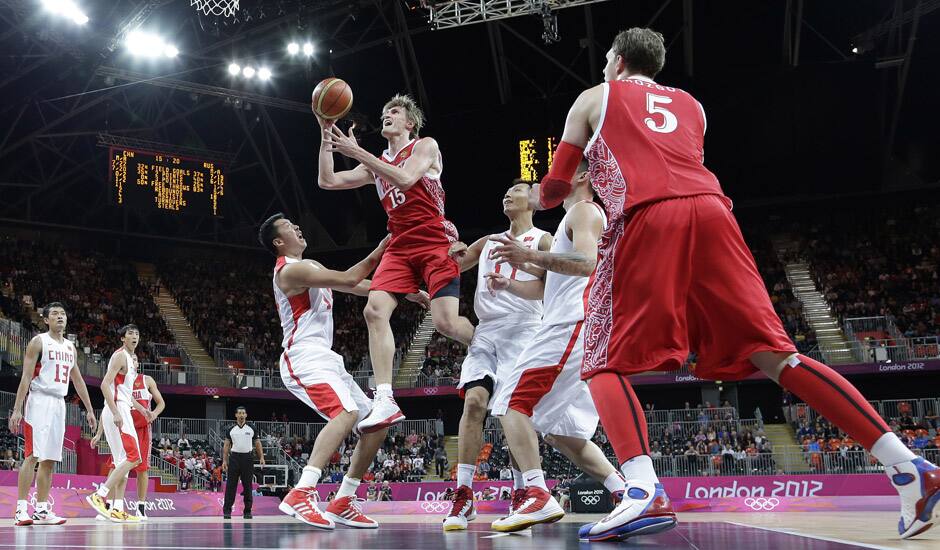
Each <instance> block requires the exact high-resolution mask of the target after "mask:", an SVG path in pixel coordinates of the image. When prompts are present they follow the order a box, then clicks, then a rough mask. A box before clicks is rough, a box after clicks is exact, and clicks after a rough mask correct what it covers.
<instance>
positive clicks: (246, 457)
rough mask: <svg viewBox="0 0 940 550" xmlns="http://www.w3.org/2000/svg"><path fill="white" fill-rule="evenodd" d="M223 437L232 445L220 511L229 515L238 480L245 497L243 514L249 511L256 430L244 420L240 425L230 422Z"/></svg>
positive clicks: (233, 502) (256, 438)
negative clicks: (223, 500)
mask: <svg viewBox="0 0 940 550" xmlns="http://www.w3.org/2000/svg"><path fill="white" fill-rule="evenodd" d="M224 433H225V439H226V441H227V442H228V443H229V444H230V445H231V446H232V450H231V451H230V452H229V460H228V479H227V480H226V482H225V503H224V504H223V505H222V513H223V514H225V515H230V514H231V513H232V505H233V504H235V495H236V493H237V492H238V481H239V479H241V482H242V495H243V496H244V497H245V512H244V513H245V515H248V514H250V513H251V501H252V498H251V482H252V480H253V479H254V473H255V466H254V460H253V458H254V457H253V456H252V455H254V454H255V442H256V441H257V440H258V432H257V431H256V430H255V429H254V427H253V426H252V425H251V424H250V423H248V422H245V423H244V424H242V425H238V423H235V424H232V425H231V426H230V427H229V428H228V429H226V430H225V432H224Z"/></svg>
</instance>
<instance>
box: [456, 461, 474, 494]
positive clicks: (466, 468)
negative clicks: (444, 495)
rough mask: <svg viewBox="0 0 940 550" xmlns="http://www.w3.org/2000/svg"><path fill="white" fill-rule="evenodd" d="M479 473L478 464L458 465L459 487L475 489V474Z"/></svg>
mask: <svg viewBox="0 0 940 550" xmlns="http://www.w3.org/2000/svg"><path fill="white" fill-rule="evenodd" d="M476 471H477V467H476V464H458V465H457V487H458V488H459V487H463V486H464V485H466V486H467V487H470V488H471V489H472V488H473V474H474V473H475V472H476Z"/></svg>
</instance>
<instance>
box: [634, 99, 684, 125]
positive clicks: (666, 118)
mask: <svg viewBox="0 0 940 550" xmlns="http://www.w3.org/2000/svg"><path fill="white" fill-rule="evenodd" d="M670 103H672V98H671V97H666V96H662V95H655V94H646V112H648V113H649V114H651V115H655V114H660V115H662V116H663V123H662V124H657V123H656V120H655V119H653V117H646V118H645V119H644V120H643V122H645V123H646V127H647V128H649V129H650V130H652V131H654V132H659V133H660V134H668V133H669V132H673V131H675V129H676V128H678V127H679V120H678V119H677V118H676V115H674V114H673V113H672V111H669V110H667V109H666V108H665V107H660V105H659V104H665V105H668V104H670Z"/></svg>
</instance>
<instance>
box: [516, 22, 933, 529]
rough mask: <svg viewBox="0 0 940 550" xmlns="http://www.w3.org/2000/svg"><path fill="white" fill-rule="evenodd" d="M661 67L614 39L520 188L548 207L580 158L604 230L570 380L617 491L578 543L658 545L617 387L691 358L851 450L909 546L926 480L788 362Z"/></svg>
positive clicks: (660, 55) (640, 44)
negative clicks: (538, 167) (620, 495)
mask: <svg viewBox="0 0 940 550" xmlns="http://www.w3.org/2000/svg"><path fill="white" fill-rule="evenodd" d="M665 54H666V48H665V45H664V43H663V36H662V35H661V34H659V33H657V32H654V31H652V30H650V29H643V28H632V29H628V30H625V31H623V32H621V33H620V34H618V35H617V36H616V38H614V41H613V45H612V46H611V48H610V50H609V51H608V52H607V64H606V66H605V67H604V80H605V81H606V82H605V83H604V84H600V85H598V86H595V87H593V88H591V89H589V90H586V91H584V92H583V93H582V94H581V95H580V96H579V97H578V99H577V100H576V101H575V103H574V105H573V106H572V107H571V110H570V111H569V113H568V118H567V120H566V122H565V131H564V135H563V136H562V141H561V143H560V144H559V146H558V150H557V152H556V154H555V157H554V163H553V164H552V167H551V169H550V171H549V173H548V175H547V176H546V177H545V178H544V179H543V181H542V184H541V185H540V186H538V187H539V188H538V189H537V190H533V200H534V201H539V202H540V203H541V206H542V207H545V208H554V207H556V206H558V205H559V204H560V203H561V202H562V200H563V199H564V198H565V197H566V196H567V195H568V193H569V191H570V188H571V183H570V182H571V176H572V175H573V174H574V172H575V169H576V167H577V165H578V163H579V161H580V159H581V157H582V155H583V156H586V157H587V158H588V160H589V162H590V171H591V181H592V183H593V186H594V189H595V190H596V191H597V193H598V195H599V196H600V198H601V200H602V201H603V202H604V205H605V207H606V210H607V214H608V216H609V217H610V221H609V225H608V226H607V229H606V230H605V232H604V235H603V239H602V242H601V246H600V261H599V263H598V266H597V278H596V281H595V283H594V286H593V288H592V289H591V294H590V298H589V301H588V314H587V318H586V320H585V358H584V366H583V368H582V378H584V379H586V380H588V382H589V384H590V388H591V394H592V396H593V398H594V403H595V405H596V406H597V410H598V413H599V414H600V418H601V423H602V424H603V425H604V428H605V430H606V431H607V435H608V437H609V438H610V442H611V444H612V445H613V448H614V451H615V452H616V455H617V460H618V462H619V463H620V464H621V471H622V472H623V474H624V477H625V478H626V479H627V483H628V487H627V491H626V494H625V497H624V499H623V502H622V503H621V505H620V506H618V508H617V509H615V510H614V512H613V513H611V514H610V515H609V516H607V517H606V518H604V519H603V520H601V521H599V522H597V523H595V524H590V525H586V526H584V527H583V528H582V529H581V532H580V537H581V538H582V539H586V540H607V539H612V538H621V539H622V538H626V537H629V536H631V535H636V534H649V533H651V532H657V530H656V529H650V528H649V525H648V524H649V522H648V519H647V517H646V516H647V515H648V514H649V513H650V512H651V511H655V509H657V508H660V509H661V508H662V507H663V506H664V505H665V504H667V503H668V497H667V496H666V494H665V492H664V491H663V489H662V485H661V484H658V483H657V484H655V489H654V490H652V491H651V490H648V489H644V487H646V486H648V484H649V482H650V481H653V480H655V472H654V471H653V463H652V460H651V459H650V457H649V442H648V436H647V429H646V420H645V417H644V415H643V410H642V408H641V407H640V403H639V401H638V400H637V398H636V394H635V393H634V391H633V389H632V387H631V386H630V382H629V380H628V379H627V376H628V375H631V374H636V373H640V372H645V371H649V370H670V369H676V368H679V367H680V366H681V365H682V364H683V362H684V361H685V359H686V357H687V356H688V354H689V351H690V350H694V351H695V352H696V353H697V354H698V358H699V359H698V364H697V367H696V369H695V375H696V376H697V377H699V378H704V379H708V380H740V379H742V378H745V377H747V376H749V375H750V374H752V373H753V372H755V370H759V371H761V372H763V373H764V374H765V375H766V376H768V377H769V378H771V379H772V380H774V381H775V382H777V383H778V384H780V385H781V386H783V387H784V388H786V389H787V390H789V391H790V392H792V393H793V394H795V395H797V396H799V397H800V398H801V399H802V400H803V401H804V402H806V403H807V404H809V406H811V407H812V408H814V409H816V410H817V411H819V412H820V414H821V415H822V416H824V417H826V418H828V419H829V420H831V421H832V423H833V424H835V425H836V426H838V427H839V428H840V429H842V430H843V431H845V432H846V433H848V434H849V435H850V436H851V437H852V438H854V439H855V440H857V441H859V442H860V443H861V444H862V445H863V446H864V447H865V448H866V449H868V450H869V452H870V453H871V454H872V455H873V456H874V457H875V458H877V459H878V460H879V461H880V462H881V463H882V464H884V466H885V473H886V474H887V475H888V477H889V479H890V481H891V483H892V485H893V486H894V487H895V489H897V491H898V493H899V494H900V496H901V520H900V522H899V523H898V533H899V534H900V535H901V537H902V538H909V537H912V536H914V535H917V534H919V533H923V532H924V531H926V530H927V529H929V528H930V527H931V526H932V525H933V524H934V523H935V522H936V521H937V519H938V517H940V505H938V504H940V469H938V468H937V467H936V466H935V465H933V464H931V463H930V462H928V461H926V460H924V459H923V458H920V457H917V456H916V455H914V453H913V452H911V450H910V449H908V448H907V446H905V445H904V443H903V442H901V440H900V439H899V438H898V437H897V436H896V435H895V434H894V433H893V432H892V431H891V429H890V428H889V427H888V425H887V424H886V423H885V421H884V420H883V419H882V418H881V417H880V416H879V415H878V413H877V412H875V410H874V408H872V406H871V405H870V404H869V403H868V401H867V400H866V399H865V398H864V397H863V396H862V395H861V393H859V391H858V390H857V389H856V388H855V387H854V386H853V385H852V384H850V383H849V382H848V381H847V380H846V379H845V378H843V377H842V376H841V375H840V374H838V373H837V372H835V371H834V370H832V369H830V368H829V367H827V366H826V365H824V364H822V363H820V362H819V361H816V360H814V359H812V358H810V357H807V356H805V355H803V354H800V353H797V350H796V347H795V346H794V345H793V342H792V341H791V340H790V338H789V337H788V336H787V334H786V332H785V331H784V329H783V325H782V323H781V322H780V318H779V317H778V316H777V314H776V313H775V312H774V308H773V305H772V303H771V301H770V298H769V296H768V293H767V289H766V287H765V286H764V282H763V280H762V279H761V276H760V274H759V273H758V271H757V266H756V265H755V263H754V258H753V257H752V256H751V253H750V251H749V249H748V247H747V244H745V242H744V239H743V237H742V236H741V231H740V229H739V228H738V224H737V222H736V220H735V218H734V216H733V215H732V214H731V201H730V200H729V199H728V198H727V197H726V196H725V195H724V193H723V192H722V190H721V185H720V184H719V183H718V179H717V178H716V177H715V175H714V174H713V173H712V172H710V171H709V170H708V169H707V168H705V166H704V165H703V158H704V154H703V144H704V138H705V113H704V110H703V108H702V105H701V104H700V103H699V102H698V101H696V100H695V98H694V97H692V96H691V95H689V94H688V93H686V92H684V91H682V90H680V89H678V88H674V87H671V86H666V85H663V84H658V83H656V82H655V81H654V80H653V79H654V78H655V77H656V75H657V74H658V73H659V71H660V70H661V69H662V67H663V64H664V63H665ZM635 480H636V481H635ZM638 482H639V483H638ZM663 526H664V527H668V524H663Z"/></svg>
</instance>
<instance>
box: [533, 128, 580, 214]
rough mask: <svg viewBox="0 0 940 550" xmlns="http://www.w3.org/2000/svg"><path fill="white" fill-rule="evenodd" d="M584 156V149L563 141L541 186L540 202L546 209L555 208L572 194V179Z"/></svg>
mask: <svg viewBox="0 0 940 550" xmlns="http://www.w3.org/2000/svg"><path fill="white" fill-rule="evenodd" d="M583 155H584V149H583V148H581V147H577V146H575V145H572V144H570V143H568V142H567V141H562V142H561V143H559V144H558V149H556V150H555V156H554V157H553V159H552V167H551V169H550V170H549V171H548V174H546V175H545V177H544V178H542V185H540V186H539V202H541V203H542V206H543V207H544V208H555V207H556V206H558V205H559V204H561V203H562V201H564V200H565V197H567V196H568V194H569V193H571V179H572V178H573V177H574V174H575V171H576V170H577V169H578V164H580V162H581V158H582V157H583Z"/></svg>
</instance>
